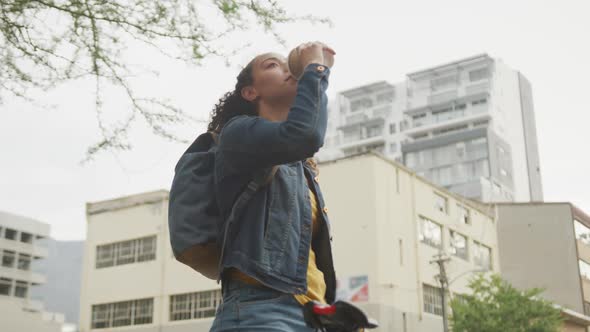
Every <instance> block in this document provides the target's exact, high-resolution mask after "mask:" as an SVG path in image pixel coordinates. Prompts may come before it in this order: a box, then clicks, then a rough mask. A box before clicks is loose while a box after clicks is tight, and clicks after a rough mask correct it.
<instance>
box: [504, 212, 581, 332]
mask: <svg viewBox="0 0 590 332" xmlns="http://www.w3.org/2000/svg"><path fill="white" fill-rule="evenodd" d="M495 208H496V209H497V223H498V245H499V248H500V251H499V252H500V267H501V270H502V277H503V278H504V279H506V280H507V281H508V282H510V283H511V284H512V285H513V286H515V287H516V288H520V289H526V288H532V287H539V288H543V289H545V291H544V292H543V293H542V296H543V297H545V298H546V299H548V300H550V301H552V302H554V303H556V304H557V305H559V306H561V307H562V308H564V310H562V313H563V316H564V317H565V319H566V322H565V323H564V324H565V325H564V329H563V330H564V331H587V328H588V326H590V216H588V215H587V214H585V213H584V212H583V211H581V210H580V209H578V208H576V207H575V206H573V205H571V204H569V203H521V204H497V205H495ZM525 241H526V245H524V243H525Z"/></svg>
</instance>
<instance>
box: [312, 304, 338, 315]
mask: <svg viewBox="0 0 590 332" xmlns="http://www.w3.org/2000/svg"><path fill="white" fill-rule="evenodd" d="M313 313H314V314H316V315H320V316H326V315H333V314H335V313H336V306H335V305H327V304H316V305H314V306H313Z"/></svg>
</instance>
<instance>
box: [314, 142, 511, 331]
mask: <svg viewBox="0 0 590 332" xmlns="http://www.w3.org/2000/svg"><path fill="white" fill-rule="evenodd" d="M343 179H346V181H343ZM319 182H320V184H321V186H322V190H323V192H324V194H325V199H326V206H327V207H328V208H329V214H330V219H331V221H332V231H333V238H334V240H333V248H334V256H335V257H334V259H335V266H336V272H337V275H338V276H339V278H340V280H341V283H340V284H341V285H340V286H341V287H346V285H343V282H342V281H348V280H353V281H354V280H355V279H358V278H360V279H364V280H365V281H368V292H367V293H368V294H365V296H364V300H365V301H357V303H358V304H359V306H361V307H363V308H364V309H365V310H367V312H368V313H369V314H370V315H371V316H372V317H374V318H375V319H377V320H378V321H379V323H380V328H379V329H378V331H395V332H398V331H399V332H409V331H411V332H419V331H442V300H441V296H440V293H439V288H438V287H439V283H438V281H437V279H436V278H435V276H436V275H437V274H439V269H438V266H437V265H436V264H432V263H431V262H432V261H433V260H434V259H435V257H436V256H437V255H439V254H442V255H443V256H447V257H448V258H449V259H450V261H448V262H447V263H446V264H445V265H446V273H447V275H448V279H449V280H450V286H449V288H450V291H451V294H452V295H453V296H455V295H457V294H466V293H469V288H468V287H467V283H468V280H469V278H470V277H471V276H473V274H474V273H478V272H485V271H490V272H494V273H499V270H500V266H499V262H498V246H497V242H496V225H495V222H494V220H493V209H491V208H489V207H488V208H481V207H480V206H479V205H476V204H473V203H472V202H470V201H469V200H467V199H465V198H463V197H461V196H459V195H456V194H453V193H451V192H449V191H447V190H444V189H441V188H439V187H437V186H435V185H433V184H432V183H430V182H428V181H427V180H425V179H423V178H420V177H419V176H417V175H416V173H414V172H413V171H411V170H409V169H408V168H406V167H404V166H401V165H400V164H398V163H395V162H393V161H391V160H389V159H388V158H385V157H383V156H381V155H378V154H374V153H368V154H361V155H356V156H349V157H345V158H342V159H337V160H333V161H329V162H323V163H321V164H320V174H319ZM347 277H349V278H347Z"/></svg>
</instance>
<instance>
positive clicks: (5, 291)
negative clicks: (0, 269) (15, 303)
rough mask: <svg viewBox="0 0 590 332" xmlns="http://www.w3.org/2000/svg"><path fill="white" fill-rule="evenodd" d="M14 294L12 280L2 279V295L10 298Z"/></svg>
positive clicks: (0, 285)
mask: <svg viewBox="0 0 590 332" xmlns="http://www.w3.org/2000/svg"><path fill="white" fill-rule="evenodd" d="M11 293H12V279H8V278H0V295H8V296H10V295H11Z"/></svg>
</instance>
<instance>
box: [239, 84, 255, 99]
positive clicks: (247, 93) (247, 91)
mask: <svg viewBox="0 0 590 332" xmlns="http://www.w3.org/2000/svg"><path fill="white" fill-rule="evenodd" d="M240 93H241V94H242V98H244V99H246V100H247V101H249V102H253V101H255V100H256V99H257V98H258V91H256V89H255V88H254V87H253V86H251V85H249V86H246V87H244V88H242V91H241V92H240Z"/></svg>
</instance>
